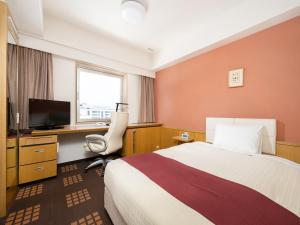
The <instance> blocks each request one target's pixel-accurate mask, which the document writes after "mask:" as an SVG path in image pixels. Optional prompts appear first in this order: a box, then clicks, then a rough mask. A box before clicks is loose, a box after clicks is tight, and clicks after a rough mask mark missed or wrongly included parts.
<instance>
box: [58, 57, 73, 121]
mask: <svg viewBox="0 0 300 225" xmlns="http://www.w3.org/2000/svg"><path fill="white" fill-rule="evenodd" d="M53 92H54V99H55V100H60V101H69V102H71V124H75V122H76V64H75V61H74V60H70V59H66V58H64V57H60V56H56V55H53Z"/></svg>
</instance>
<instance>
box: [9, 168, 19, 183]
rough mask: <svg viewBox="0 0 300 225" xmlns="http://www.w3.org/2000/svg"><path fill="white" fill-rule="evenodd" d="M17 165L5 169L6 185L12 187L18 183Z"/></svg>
mask: <svg viewBox="0 0 300 225" xmlns="http://www.w3.org/2000/svg"><path fill="white" fill-rule="evenodd" d="M17 174H18V173H17V167H13V168H9V169H7V170H6V187H14V186H17V184H18V175H17Z"/></svg>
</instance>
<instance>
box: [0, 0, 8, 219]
mask: <svg viewBox="0 0 300 225" xmlns="http://www.w3.org/2000/svg"><path fill="white" fill-rule="evenodd" d="M7 16H8V10H7V6H6V4H5V3H4V2H2V1H0V109H1V110H0V217H2V216H4V215H5V214H6V137H7V120H6V116H7V114H6V111H7V109H6V107H7V103H6V97H7V96H6V91H7V88H6V86H7V81H6V62H7V32H8V30H7V29H8V28H7Z"/></svg>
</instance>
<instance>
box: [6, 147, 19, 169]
mask: <svg viewBox="0 0 300 225" xmlns="http://www.w3.org/2000/svg"><path fill="white" fill-rule="evenodd" d="M17 160H18V155H17V148H16V147H14V148H8V149H7V151H6V168H11V167H16V166H17Z"/></svg>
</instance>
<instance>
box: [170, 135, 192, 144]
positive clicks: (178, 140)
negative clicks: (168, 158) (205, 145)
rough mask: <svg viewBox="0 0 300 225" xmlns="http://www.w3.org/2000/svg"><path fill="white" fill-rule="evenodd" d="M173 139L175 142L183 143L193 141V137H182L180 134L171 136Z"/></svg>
mask: <svg viewBox="0 0 300 225" xmlns="http://www.w3.org/2000/svg"><path fill="white" fill-rule="evenodd" d="M173 140H176V141H177V143H178V144H179V145H180V144H184V143H189V142H193V141H194V139H193V138H189V139H183V138H182V137H181V136H175V137H173Z"/></svg>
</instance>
